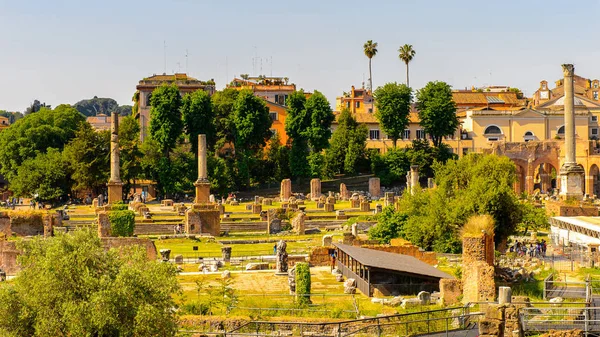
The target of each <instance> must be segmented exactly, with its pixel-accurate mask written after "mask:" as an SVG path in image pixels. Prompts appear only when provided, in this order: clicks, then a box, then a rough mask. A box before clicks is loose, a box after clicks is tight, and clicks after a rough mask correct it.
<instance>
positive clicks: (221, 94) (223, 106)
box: [211, 88, 240, 150]
mask: <svg viewBox="0 0 600 337" xmlns="http://www.w3.org/2000/svg"><path fill="white" fill-rule="evenodd" d="M239 93H240V92H239V91H238V90H236V89H231V88H226V89H223V90H222V91H217V92H216V93H215V94H214V95H213V96H212V98H211V101H212V107H213V111H214V114H215V117H214V119H215V121H214V124H215V132H216V144H215V150H218V149H221V148H223V146H225V144H228V143H233V141H234V135H233V130H234V125H233V118H232V117H233V107H234V105H235V101H236V99H237V97H238V94H239Z"/></svg>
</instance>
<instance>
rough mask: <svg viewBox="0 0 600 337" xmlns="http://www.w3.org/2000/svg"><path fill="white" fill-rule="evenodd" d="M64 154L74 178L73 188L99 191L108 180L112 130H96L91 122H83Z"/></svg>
mask: <svg viewBox="0 0 600 337" xmlns="http://www.w3.org/2000/svg"><path fill="white" fill-rule="evenodd" d="M63 156H64V160H65V162H66V163H67V165H68V168H69V174H70V176H71V179H72V180H73V186H72V190H74V191H84V190H87V189H92V190H93V191H95V192H96V193H99V192H100V190H101V189H102V188H103V187H104V186H106V182H107V181H108V172H109V170H108V168H109V166H110V132H109V131H101V132H96V131H94V129H92V127H91V125H90V124H89V123H81V126H80V127H79V130H77V132H76V133H75V138H73V139H72V140H71V141H70V142H69V144H67V145H66V146H65V148H64V150H63Z"/></svg>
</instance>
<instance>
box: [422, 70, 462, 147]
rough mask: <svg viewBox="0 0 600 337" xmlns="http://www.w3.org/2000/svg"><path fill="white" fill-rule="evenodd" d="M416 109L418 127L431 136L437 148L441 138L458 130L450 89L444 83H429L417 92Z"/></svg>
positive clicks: (454, 105)
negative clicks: (418, 120) (418, 121)
mask: <svg viewBox="0 0 600 337" xmlns="http://www.w3.org/2000/svg"><path fill="white" fill-rule="evenodd" d="M417 109H418V110H419V119H420V120H421V122H420V125H421V126H422V127H423V130H424V131H425V132H426V133H427V134H428V135H430V136H431V139H432V141H433V144H434V145H435V146H439V145H440V144H441V143H442V140H443V137H445V136H452V135H454V133H455V132H456V129H457V128H458V125H459V122H458V117H456V104H455V103H454V100H453V98H452V89H451V88H450V85H448V84H447V83H445V82H437V81H436V82H429V83H427V85H425V87H424V88H423V89H421V90H418V91H417Z"/></svg>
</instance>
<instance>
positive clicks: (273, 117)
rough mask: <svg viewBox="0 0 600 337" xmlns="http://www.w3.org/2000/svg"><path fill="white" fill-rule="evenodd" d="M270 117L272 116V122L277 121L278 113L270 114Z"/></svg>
mask: <svg viewBox="0 0 600 337" xmlns="http://www.w3.org/2000/svg"><path fill="white" fill-rule="evenodd" d="M269 116H271V120H273V121H276V120H277V112H272V111H271V112H269Z"/></svg>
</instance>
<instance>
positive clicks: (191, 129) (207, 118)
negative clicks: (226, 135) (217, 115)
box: [181, 90, 215, 154]
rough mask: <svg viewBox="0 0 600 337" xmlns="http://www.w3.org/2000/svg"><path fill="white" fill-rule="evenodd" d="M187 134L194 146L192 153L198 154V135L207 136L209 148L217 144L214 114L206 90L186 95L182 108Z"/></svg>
mask: <svg viewBox="0 0 600 337" xmlns="http://www.w3.org/2000/svg"><path fill="white" fill-rule="evenodd" d="M181 115H182V117H183V125H184V130H185V133H186V134H187V135H188V138H189V141H190V144H191V145H192V153H195V154H196V153H198V135H199V134H205V135H206V139H207V142H208V148H209V149H212V148H213V147H214V144H215V124H214V113H213V108H212V103H211V100H210V96H209V95H208V93H207V92H206V91H204V90H198V91H195V92H193V93H191V94H187V95H185V97H184V98H183V105H182V106H181Z"/></svg>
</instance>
